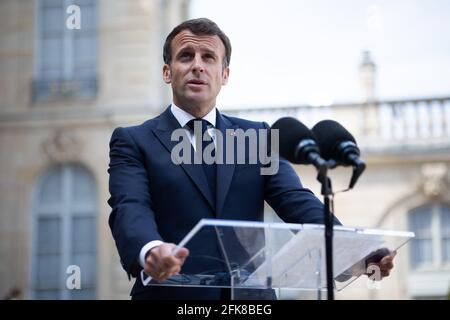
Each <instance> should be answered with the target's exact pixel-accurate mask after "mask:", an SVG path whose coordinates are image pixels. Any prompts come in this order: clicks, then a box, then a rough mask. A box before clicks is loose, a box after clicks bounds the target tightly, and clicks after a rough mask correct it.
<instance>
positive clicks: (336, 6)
mask: <svg viewBox="0 0 450 320" xmlns="http://www.w3.org/2000/svg"><path fill="white" fill-rule="evenodd" d="M191 3H192V5H191V8H190V16H191V17H208V18H210V19H212V20H214V21H216V22H217V23H218V24H219V26H220V27H221V28H222V29H223V30H224V31H225V33H227V35H228V36H229V37H230V39H231V43H232V46H233V54H232V57H231V66H230V67H231V74H230V81H229V84H228V85H227V86H226V87H224V88H223V89H222V93H221V95H220V96H219V100H218V106H221V107H242V106H283V105H299V104H327V103H332V102H337V103H339V102H350V101H351V102H353V101H358V100H359V99H360V98H361V95H362V93H361V88H360V85H359V79H358V75H359V74H358V65H359V63H360V61H361V58H362V52H363V50H365V49H369V50H370V51H371V53H372V56H373V60H374V61H375V63H376V65H377V68H378V71H377V90H376V92H377V96H378V97H379V98H382V99H383V98H385V99H386V98H410V97H422V96H442V95H450V1H449V0H430V1H424V0H395V1H388V0H381V1H367V0H354V1H350V0H340V1H333V0H309V1H304V0H277V1H268V0H192V2H191Z"/></svg>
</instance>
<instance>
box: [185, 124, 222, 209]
mask: <svg viewBox="0 0 450 320" xmlns="http://www.w3.org/2000/svg"><path fill="white" fill-rule="evenodd" d="M196 122H200V123H201V128H202V133H201V134H202V139H201V142H202V143H201V150H199V147H198V146H196V153H198V152H201V154H202V155H203V151H204V150H205V148H206V147H207V146H208V145H210V144H211V143H212V144H213V145H214V141H213V140H212V138H210V140H209V141H204V139H203V136H204V133H205V132H207V129H208V125H209V124H210V123H209V122H208V121H206V120H204V119H192V120H190V121H189V122H188V123H187V126H188V127H189V128H190V129H191V130H192V131H194V128H195V127H194V123H196ZM207 134H208V133H207ZM208 135H209V134H208ZM210 137H211V136H210ZM197 139H198V137H196V139H195V140H197ZM208 154H209V152H208ZM211 155H212V156H213V157H215V149H213V151H212V152H211ZM202 167H203V171H204V172H205V176H206V180H207V181H208V186H209V189H210V190H211V194H212V196H213V201H215V198H216V163H215V162H213V163H212V164H206V163H205V161H204V159H203V157H202Z"/></svg>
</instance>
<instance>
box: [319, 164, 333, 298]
mask: <svg viewBox="0 0 450 320" xmlns="http://www.w3.org/2000/svg"><path fill="white" fill-rule="evenodd" d="M331 162H334V161H331ZM334 166H335V163H330V164H328V168H333V167H334ZM317 180H318V181H319V182H320V183H321V184H322V189H321V190H322V195H323V198H324V209H323V213H324V222H325V223H324V224H325V255H326V271H327V299H328V300H334V277H333V221H334V214H333V189H332V185H331V179H330V178H329V177H328V175H327V170H320V171H319V173H318V175H317Z"/></svg>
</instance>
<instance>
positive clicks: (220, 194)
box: [216, 110, 238, 217]
mask: <svg viewBox="0 0 450 320" xmlns="http://www.w3.org/2000/svg"><path fill="white" fill-rule="evenodd" d="M216 119H217V121H216V127H217V129H218V130H220V132H221V133H222V137H223V140H224V141H223V160H224V161H223V162H224V164H218V165H217V184H216V217H220V216H221V215H222V210H223V205H224V203H225V199H226V196H227V194H228V190H229V188H230V185H231V180H232V179H233V173H234V167H235V161H233V163H231V164H226V163H225V160H226V148H225V146H226V143H225V141H226V139H230V138H234V137H227V136H226V135H227V134H228V135H229V136H230V135H231V133H230V132H228V133H227V132H226V130H227V129H233V130H236V129H237V128H238V126H237V125H233V124H232V123H231V122H230V121H229V120H228V119H226V118H225V117H223V116H222V115H221V114H220V113H219V111H218V110H217V118H216ZM235 156H236V155H235ZM234 160H235V159H234Z"/></svg>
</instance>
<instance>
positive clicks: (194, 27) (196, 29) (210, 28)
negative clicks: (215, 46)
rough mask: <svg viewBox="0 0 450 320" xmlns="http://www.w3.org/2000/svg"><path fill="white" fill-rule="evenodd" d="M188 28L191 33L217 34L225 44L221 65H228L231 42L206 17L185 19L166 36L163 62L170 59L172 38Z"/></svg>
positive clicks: (167, 61) (168, 62)
mask: <svg viewBox="0 0 450 320" xmlns="http://www.w3.org/2000/svg"><path fill="white" fill-rule="evenodd" d="M186 29H188V30H190V31H191V32H192V33H193V34H198V35H200V34H203V35H209V36H218V37H219V38H220V40H222V42H223V44H224V46H225V57H223V67H224V68H226V67H228V66H229V65H230V60H231V43H230V39H228V37H227V36H226V34H225V33H224V32H223V31H222V30H220V28H219V26H218V25H217V24H216V23H215V22H214V21H211V20H209V19H207V18H198V19H191V20H187V21H185V22H183V23H181V24H179V25H178V26H176V27H175V28H174V29H173V30H172V32H170V33H169V35H168V36H167V38H166V42H165V43H164V49H163V58H164V63H166V64H170V62H171V61H172V40H173V38H175V36H176V35H177V34H179V33H180V32H181V31H183V30H186Z"/></svg>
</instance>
